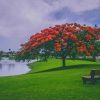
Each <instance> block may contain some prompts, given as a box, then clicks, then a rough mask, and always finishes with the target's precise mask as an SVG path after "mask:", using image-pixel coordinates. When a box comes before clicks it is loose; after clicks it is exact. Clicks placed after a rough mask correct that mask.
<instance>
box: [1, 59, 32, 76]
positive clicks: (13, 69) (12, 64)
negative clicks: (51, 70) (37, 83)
mask: <svg viewBox="0 0 100 100" xmlns="http://www.w3.org/2000/svg"><path fill="white" fill-rule="evenodd" d="M29 71H30V69H29V68H28V66H27V64H26V63H24V62H16V61H14V60H9V59H3V60H1V61H0V76H13V75H19V74H24V73H27V72H29Z"/></svg>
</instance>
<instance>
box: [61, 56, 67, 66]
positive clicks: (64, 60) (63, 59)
mask: <svg viewBox="0 0 100 100" xmlns="http://www.w3.org/2000/svg"><path fill="white" fill-rule="evenodd" d="M62 66H63V67H65V66H66V58H65V57H63V58H62Z"/></svg>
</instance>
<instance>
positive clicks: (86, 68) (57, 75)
mask: <svg viewBox="0 0 100 100" xmlns="http://www.w3.org/2000/svg"><path fill="white" fill-rule="evenodd" d="M61 65H62V64H61V60H60V59H49V61H48V62H35V63H33V64H30V67H31V69H32V71H31V72H30V73H28V74H24V75H18V76H9V77H0V100H100V82H98V83H97V84H96V85H92V84H86V85H84V84H83V83H82V79H81V76H83V75H88V74H89V72H90V70H91V69H93V68H100V63H97V62H90V61H82V60H68V61H66V65H67V66H68V67H65V68H62V67H61Z"/></svg>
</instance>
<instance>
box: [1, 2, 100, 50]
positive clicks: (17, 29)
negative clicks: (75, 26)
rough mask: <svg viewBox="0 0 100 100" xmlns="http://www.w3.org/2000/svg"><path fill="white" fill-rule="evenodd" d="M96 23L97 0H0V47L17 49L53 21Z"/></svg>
mask: <svg viewBox="0 0 100 100" xmlns="http://www.w3.org/2000/svg"><path fill="white" fill-rule="evenodd" d="M72 22H77V23H80V24H87V25H92V26H94V25H95V24H96V25H98V27H99V26H100V0H0V50H3V51H8V49H12V50H15V51H16V50H19V49H20V44H23V43H25V42H26V41H28V39H29V38H30V36H31V35H33V34H35V33H37V32H40V31H41V30H42V29H44V28H46V27H49V26H54V25H56V24H63V23H72Z"/></svg>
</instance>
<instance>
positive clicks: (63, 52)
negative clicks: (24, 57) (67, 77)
mask: <svg viewBox="0 0 100 100" xmlns="http://www.w3.org/2000/svg"><path fill="white" fill-rule="evenodd" d="M99 39H100V28H97V27H90V26H86V25H80V24H77V23H71V24H68V23H66V24H62V25H55V26H54V27H49V28H46V29H44V30H41V32H40V33H36V34H35V35H32V36H31V37H30V39H29V41H28V42H27V43H25V44H24V45H22V52H32V51H33V52H34V50H36V49H38V53H39V50H44V51H45V54H46V52H54V53H55V54H57V55H59V56H60V57H61V59H62V61H63V66H65V59H66V57H67V56H70V55H72V56H73V55H74V56H75V55H87V56H93V55H94V54H95V51H96V48H97V47H96V40H99ZM46 55H47V54H46Z"/></svg>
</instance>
